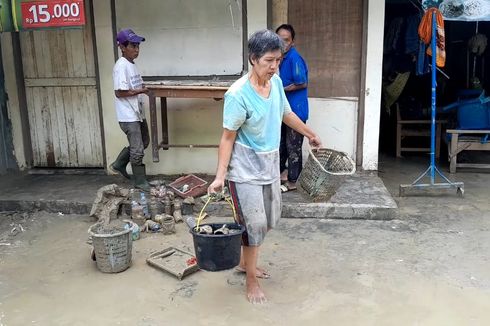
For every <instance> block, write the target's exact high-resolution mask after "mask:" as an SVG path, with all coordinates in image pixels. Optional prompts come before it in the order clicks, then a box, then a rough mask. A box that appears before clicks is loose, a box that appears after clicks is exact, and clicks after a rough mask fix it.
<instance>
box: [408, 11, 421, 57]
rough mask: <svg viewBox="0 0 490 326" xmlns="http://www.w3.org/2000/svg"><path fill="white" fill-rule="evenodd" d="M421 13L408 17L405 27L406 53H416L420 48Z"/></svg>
mask: <svg viewBox="0 0 490 326" xmlns="http://www.w3.org/2000/svg"><path fill="white" fill-rule="evenodd" d="M420 19H421V15H420V14H416V15H412V16H409V17H408V18H407V23H406V26H407V27H406V29H405V54H416V53H417V52H418V50H419V42H420V39H419V34H418V27H419V24H420Z"/></svg>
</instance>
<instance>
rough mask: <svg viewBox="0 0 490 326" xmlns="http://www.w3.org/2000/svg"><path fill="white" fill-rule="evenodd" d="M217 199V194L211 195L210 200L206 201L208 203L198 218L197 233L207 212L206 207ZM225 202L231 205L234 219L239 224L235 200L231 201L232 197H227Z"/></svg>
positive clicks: (195, 228)
mask: <svg viewBox="0 0 490 326" xmlns="http://www.w3.org/2000/svg"><path fill="white" fill-rule="evenodd" d="M215 198H216V196H215V194H210V195H209V196H208V200H207V201H206V203H205V204H204V206H203V207H202V209H201V211H200V212H199V216H198V217H197V220H196V226H195V227H194V230H195V231H197V230H199V224H201V221H202V220H203V219H204V211H205V210H206V207H207V206H208V204H209V203H210V202H211V200H213V199H215ZM225 200H226V202H227V203H228V204H230V207H231V210H232V211H233V219H234V220H235V222H236V223H238V220H237V216H236V210H235V205H233V200H232V199H231V197H230V196H225Z"/></svg>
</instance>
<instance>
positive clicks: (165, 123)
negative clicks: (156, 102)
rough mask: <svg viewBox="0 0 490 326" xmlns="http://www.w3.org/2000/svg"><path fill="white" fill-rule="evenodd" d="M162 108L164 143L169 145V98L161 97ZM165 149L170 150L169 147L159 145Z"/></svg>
mask: <svg viewBox="0 0 490 326" xmlns="http://www.w3.org/2000/svg"><path fill="white" fill-rule="evenodd" d="M160 109H161V115H162V117H161V118H162V145H168V115H167V98H166V97H160ZM159 147H161V148H162V149H164V150H168V147H165V146H159Z"/></svg>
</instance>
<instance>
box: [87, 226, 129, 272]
mask: <svg viewBox="0 0 490 326" xmlns="http://www.w3.org/2000/svg"><path fill="white" fill-rule="evenodd" d="M99 227H100V225H99V224H94V225H92V226H91V227H90V228H89V230H88V233H89V234H90V235H91V236H92V244H93V247H94V251H95V257H96V263H97V268H98V269H99V270H100V271H101V272H104V273H119V272H122V271H124V270H126V269H128V268H129V266H130V265H131V256H132V249H133V241H132V231H133V229H132V228H128V229H125V230H124V231H121V232H117V233H113V234H100V233H98V232H97V229H98V228H99Z"/></svg>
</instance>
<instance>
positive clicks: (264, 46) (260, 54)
mask: <svg viewBox="0 0 490 326" xmlns="http://www.w3.org/2000/svg"><path fill="white" fill-rule="evenodd" d="M283 50H284V47H283V43H282V41H281V39H280V38H279V36H278V35H277V34H276V33H274V32H272V31H270V30H261V31H257V32H255V33H254V34H253V35H252V36H251V37H250V39H249V41H248V52H249V62H250V64H251V66H252V69H251V70H250V72H249V73H248V74H246V75H244V76H243V77H241V78H240V79H239V80H237V81H236V82H235V83H233V85H232V86H231V87H230V89H229V90H228V91H227V92H226V94H225V102H224V113H223V134H222V136H221V141H220V145H219V151H218V168H217V172H216V179H215V180H214V181H213V182H212V183H211V185H210V186H209V188H208V192H209V193H217V192H220V191H222V189H223V186H224V183H225V179H226V180H228V183H229V189H230V193H231V195H232V198H233V203H234V205H235V209H236V211H237V215H238V218H239V222H240V223H241V224H243V225H244V226H245V228H246V231H245V233H244V234H243V238H242V257H241V260H240V265H239V267H238V268H237V269H239V270H241V271H244V272H246V275H247V277H246V285H247V299H248V300H249V301H250V302H251V303H264V302H265V301H266V297H265V295H264V292H263V291H262V289H261V288H260V285H259V282H258V278H268V276H269V275H268V274H267V272H266V271H264V270H263V269H261V268H258V267H257V259H258V256H259V248H260V245H261V244H262V242H263V241H264V238H265V235H266V234H267V231H269V230H270V229H272V228H274V227H275V226H276V224H277V222H278V220H279V218H280V216H281V189H280V186H281V184H280V173H279V143H280V137H281V123H282V122H284V123H285V124H286V125H288V126H289V127H291V128H292V129H294V130H296V131H298V132H299V133H301V134H302V135H304V136H305V137H307V138H308V139H309V142H310V145H311V146H312V147H313V148H318V147H320V146H321V141H320V138H319V137H318V136H317V135H316V134H315V133H314V132H313V131H312V130H311V129H310V128H309V127H308V126H306V125H305V124H304V123H303V122H302V121H301V120H300V119H299V118H298V117H297V116H296V115H295V114H294V113H293V112H292V111H291V108H290V106H289V103H288V101H287V99H286V95H285V94H284V89H283V87H282V82H281V79H280V78H279V76H277V75H276V72H277V69H278V67H279V63H280V61H281V57H282V54H283Z"/></svg>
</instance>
